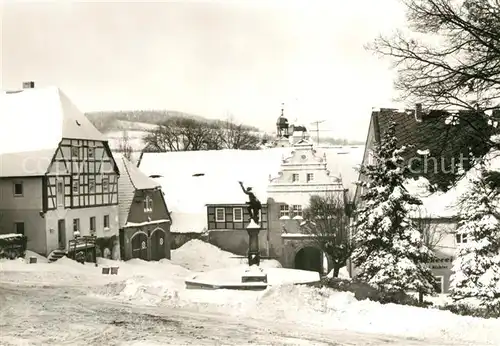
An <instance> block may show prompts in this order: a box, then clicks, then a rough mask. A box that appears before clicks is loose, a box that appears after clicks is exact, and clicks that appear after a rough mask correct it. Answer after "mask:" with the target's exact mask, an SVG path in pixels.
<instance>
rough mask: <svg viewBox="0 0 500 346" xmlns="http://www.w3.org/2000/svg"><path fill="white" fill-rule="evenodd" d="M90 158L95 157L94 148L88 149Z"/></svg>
mask: <svg viewBox="0 0 500 346" xmlns="http://www.w3.org/2000/svg"><path fill="white" fill-rule="evenodd" d="M88 156H89V157H90V158H93V157H94V148H92V147H90V148H88Z"/></svg>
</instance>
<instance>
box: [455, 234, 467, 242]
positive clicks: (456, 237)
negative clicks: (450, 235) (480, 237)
mask: <svg viewBox="0 0 500 346" xmlns="http://www.w3.org/2000/svg"><path fill="white" fill-rule="evenodd" d="M459 238H460V241H459ZM467 241H468V239H467V235H466V234H462V233H455V244H456V245H461V244H467Z"/></svg>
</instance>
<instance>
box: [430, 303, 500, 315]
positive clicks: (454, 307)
mask: <svg viewBox="0 0 500 346" xmlns="http://www.w3.org/2000/svg"><path fill="white" fill-rule="evenodd" d="M439 309H440V310H446V311H450V312H452V313H454V314H456V315H461V316H471V317H480V318H500V308H496V309H487V308H483V307H476V306H470V305H467V304H447V305H444V306H440V307H439Z"/></svg>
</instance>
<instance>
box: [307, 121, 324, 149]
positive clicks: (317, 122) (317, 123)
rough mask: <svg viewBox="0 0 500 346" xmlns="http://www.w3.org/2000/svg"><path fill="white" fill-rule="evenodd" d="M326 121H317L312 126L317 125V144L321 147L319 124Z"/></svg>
mask: <svg viewBox="0 0 500 346" xmlns="http://www.w3.org/2000/svg"><path fill="white" fill-rule="evenodd" d="M325 121H326V120H316V121H313V122H312V123H311V124H313V125H314V124H315V125H316V142H317V145H319V124H321V123H324V122H325Z"/></svg>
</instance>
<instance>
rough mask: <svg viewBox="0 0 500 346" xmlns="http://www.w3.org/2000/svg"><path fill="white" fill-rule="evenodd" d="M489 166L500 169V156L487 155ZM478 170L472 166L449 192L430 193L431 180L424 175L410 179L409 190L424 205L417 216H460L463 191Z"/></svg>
mask: <svg viewBox="0 0 500 346" xmlns="http://www.w3.org/2000/svg"><path fill="white" fill-rule="evenodd" d="M486 158H487V159H488V165H489V168H490V169H492V170H496V171H500V156H499V155H498V154H495V153H493V152H491V153H489V154H488V155H486ZM477 174H478V170H477V169H476V168H471V169H470V170H469V171H468V172H467V173H466V174H465V176H464V177H463V178H462V179H460V180H459V181H458V182H457V184H456V185H455V186H454V187H453V188H451V189H450V190H448V191H447V192H441V191H438V192H435V193H432V194H431V193H429V192H428V190H426V186H428V184H429V181H428V180H427V179H425V178H423V177H421V178H419V179H418V180H410V181H409V182H408V183H407V184H406V188H407V189H408V191H409V192H411V193H414V194H417V195H418V196H419V197H420V198H421V200H422V203H423V205H422V206H421V207H420V212H419V213H415V216H421V217H431V218H450V217H456V216H458V213H459V211H460V206H459V201H460V197H461V196H462V194H463V193H465V192H466V191H467V190H468V189H469V187H470V184H471V183H470V179H473V178H474V177H477Z"/></svg>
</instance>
